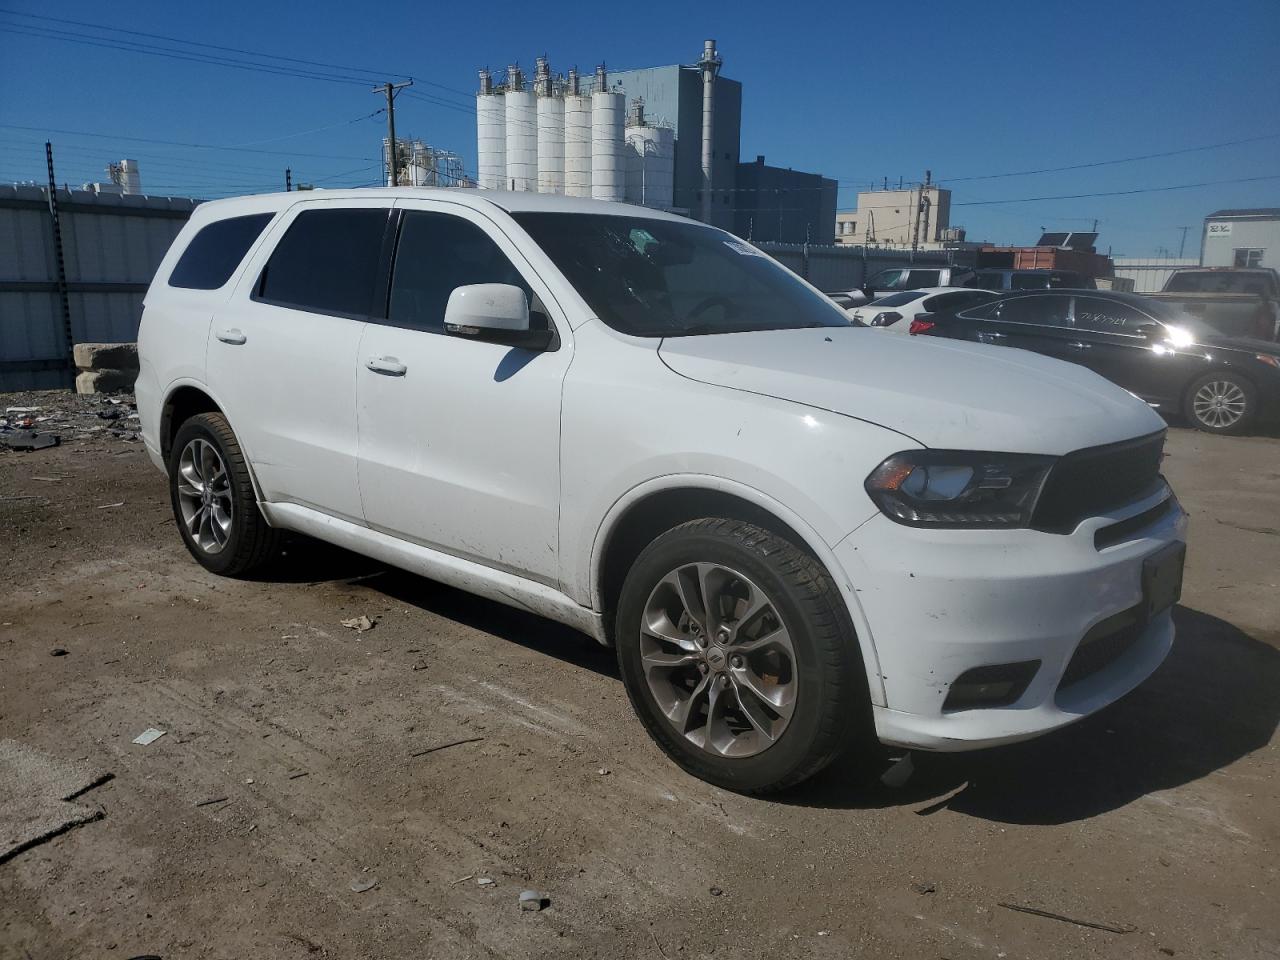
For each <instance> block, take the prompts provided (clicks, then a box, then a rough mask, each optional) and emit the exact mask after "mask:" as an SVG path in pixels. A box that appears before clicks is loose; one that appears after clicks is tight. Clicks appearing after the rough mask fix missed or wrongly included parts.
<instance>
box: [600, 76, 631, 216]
mask: <svg viewBox="0 0 1280 960" xmlns="http://www.w3.org/2000/svg"><path fill="white" fill-rule="evenodd" d="M626 108H627V98H626V96H625V95H624V94H621V93H609V92H608V86H607V76H606V74H605V70H604V67H603V66H601V67H599V68H598V69H597V70H596V87H595V92H594V93H592V94H591V196H592V197H594V198H595V199H596V200H622V199H624V198H625V197H626V155H625V153H624V149H625V145H624V143H623V140H622V138H623V132H624V131H623V121H624V120H625V119H626Z"/></svg>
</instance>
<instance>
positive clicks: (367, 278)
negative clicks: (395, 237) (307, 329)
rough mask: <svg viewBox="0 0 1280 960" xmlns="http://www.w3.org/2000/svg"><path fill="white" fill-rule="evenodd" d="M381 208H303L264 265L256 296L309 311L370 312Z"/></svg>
mask: <svg viewBox="0 0 1280 960" xmlns="http://www.w3.org/2000/svg"><path fill="white" fill-rule="evenodd" d="M389 215H390V210H389V209H388V208H386V207H362V208H357V209H322V210H304V211H303V212H302V213H300V214H298V216H297V217H296V218H295V219H294V221H293V223H292V224H290V225H289V229H288V230H287V231H285V235H284V236H283V237H282V238H281V239H280V243H279V244H277V245H276V249H275V251H274V252H273V253H272V254H271V259H270V260H268V261H267V265H266V267H265V268H264V269H263V271H262V279H261V281H260V282H259V287H258V298H259V299H261V300H266V301H268V302H270V303H277V304H280V305H282V306H289V307H297V308H299V309H302V310H310V311H313V312H315V313H329V314H338V315H339V316H350V317H365V316H368V315H369V314H371V313H372V312H373V295H374V289H375V288H376V287H377V285H378V264H379V262H380V261H381V259H382V238H383V234H384V233H385V231H386V226H387V217H388V216H389Z"/></svg>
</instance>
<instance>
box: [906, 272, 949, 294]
mask: <svg viewBox="0 0 1280 960" xmlns="http://www.w3.org/2000/svg"><path fill="white" fill-rule="evenodd" d="M941 273H942V272H941V271H940V270H911V271H909V272H908V273H907V282H906V286H907V287H910V288H911V289H913V290H919V289H920V288H921V287H936V286H939V284H940V281H941V279H942V276H941Z"/></svg>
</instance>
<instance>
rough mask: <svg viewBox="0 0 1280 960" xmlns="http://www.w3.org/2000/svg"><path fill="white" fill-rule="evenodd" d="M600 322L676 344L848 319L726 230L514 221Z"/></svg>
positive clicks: (591, 217) (572, 217) (842, 323)
mask: <svg viewBox="0 0 1280 960" xmlns="http://www.w3.org/2000/svg"><path fill="white" fill-rule="evenodd" d="M513 216H514V217H515V219H516V221H517V222H519V224H520V225H521V226H522V227H524V229H525V230H527V231H528V232H529V235H530V236H532V237H533V239H534V241H535V242H536V243H537V244H538V246H540V247H541V248H542V249H543V250H544V251H546V254H547V256H549V257H550V258H551V260H552V261H553V262H554V263H555V265H556V266H557V267H559V269H560V271H561V273H563V274H564V275H565V277H566V279H568V281H569V282H570V283H571V284H573V286H574V288H575V289H576V290H577V291H578V293H579V294H581V295H582V298H583V299H584V300H586V301H587V304H588V305H589V306H590V307H591V309H592V311H594V313H595V315H596V316H597V317H599V318H600V319H601V320H603V321H604V322H605V323H607V324H608V325H609V326H611V327H613V328H614V329H615V330H620V331H622V332H623V333H629V334H633V335H635V336H641V337H679V336H697V335H701V334H713V333H731V332H734V331H745V330H792V329H797V328H799V327H837V326H838V327H846V326H848V325H849V317H848V314H846V313H845V312H844V311H843V310H841V309H840V308H839V307H837V306H836V305H835V304H834V303H832V302H831V301H830V300H828V299H827V298H826V297H824V296H823V295H822V294H820V293H818V292H816V291H814V290H812V289H811V288H810V287H808V286H807V285H806V284H805V283H804V282H803V281H802V280H801V279H800V278H799V277H797V276H796V275H795V274H794V273H792V272H791V271H790V270H788V269H787V268H786V267H784V266H782V265H781V264H779V263H778V262H777V261H776V260H774V259H773V258H772V257H770V256H769V255H768V254H766V253H763V252H761V251H760V250H758V249H756V248H755V247H753V246H751V245H750V244H749V243H746V242H745V241H743V240H739V239H737V238H736V237H734V236H731V235H730V234H727V233H725V232H724V231H722V230H715V229H713V228H711V227H706V226H703V225H701V224H695V223H691V222H686V221H679V220H660V219H655V218H652V217H630V216H625V215H613V214H583V213H516V214H513Z"/></svg>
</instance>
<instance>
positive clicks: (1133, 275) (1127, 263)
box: [1114, 257, 1200, 293]
mask: <svg viewBox="0 0 1280 960" xmlns="http://www.w3.org/2000/svg"><path fill="white" fill-rule="evenodd" d="M1114 263H1115V267H1114V269H1115V275H1116V276H1117V277H1121V278H1125V279H1129V280H1132V281H1133V292H1134V293H1158V292H1160V291H1161V290H1163V289H1164V285H1165V281H1166V280H1168V279H1169V277H1170V276H1171V275H1172V274H1173V271H1175V270H1180V269H1182V268H1183V267H1198V266H1200V261H1199V260H1197V259H1195V258H1193V257H1117V258H1116V259H1115V261H1114Z"/></svg>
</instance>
